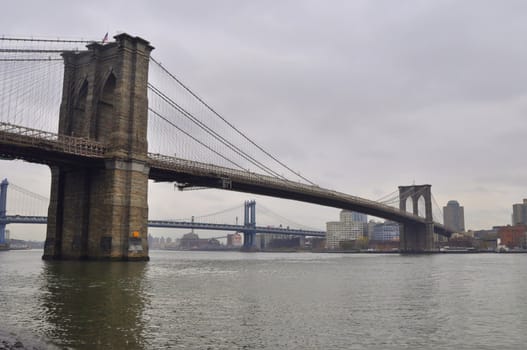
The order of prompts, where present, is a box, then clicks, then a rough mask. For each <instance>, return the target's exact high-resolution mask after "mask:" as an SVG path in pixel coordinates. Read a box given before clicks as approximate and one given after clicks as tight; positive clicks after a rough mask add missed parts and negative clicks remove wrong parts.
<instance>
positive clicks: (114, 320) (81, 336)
mask: <svg viewBox="0 0 527 350" xmlns="http://www.w3.org/2000/svg"><path fill="white" fill-rule="evenodd" d="M145 269H146V263H142V262H134V263H120V262H118V263H115V262H73V261H61V262H47V261H46V262H44V268H43V271H42V275H41V283H40V286H39V289H40V296H39V303H40V304H41V308H40V317H41V318H42V319H43V320H44V323H45V325H46V333H48V334H47V335H48V337H49V338H52V339H60V340H61V345H63V346H70V347H72V348H75V349H94V348H98V349H103V348H105V349H144V348H145V344H144V339H143V335H144V323H145V320H144V319H143V317H142V313H143V310H144V309H145V305H146V304H148V295H149V294H148V293H146V292H145V290H144V284H145V278H144V274H145Z"/></svg>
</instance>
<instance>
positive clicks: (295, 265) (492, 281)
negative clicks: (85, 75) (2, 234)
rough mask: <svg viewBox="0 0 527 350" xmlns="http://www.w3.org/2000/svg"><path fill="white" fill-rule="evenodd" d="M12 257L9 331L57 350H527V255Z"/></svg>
mask: <svg viewBox="0 0 527 350" xmlns="http://www.w3.org/2000/svg"><path fill="white" fill-rule="evenodd" d="M41 255H42V251H38V250H31V251H10V252H0V330H1V331H3V332H4V333H9V334H11V335H16V337H18V338H19V339H20V340H21V342H29V343H34V344H38V346H39V348H42V349H48V348H51V349H53V348H57V349H65V348H66V349H492V350H494V349H526V348H527V254H437V255H426V256H399V255H396V254H389V255H378V254H312V253H237V252H232V253H229V252H175V251H165V252H161V251H152V252H151V254H150V256H151V261H150V262H147V263H142V262H141V263H138V262H135V263H109V262H71V261H69V262H46V261H42V260H41Z"/></svg>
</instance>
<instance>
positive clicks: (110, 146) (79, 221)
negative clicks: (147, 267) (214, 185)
mask: <svg viewBox="0 0 527 350" xmlns="http://www.w3.org/2000/svg"><path fill="white" fill-rule="evenodd" d="M115 40H116V41H115V42H112V43H108V44H100V43H91V44H89V45H87V48H88V50H87V51H81V52H65V53H64V54H63V57H64V65H65V68H64V85H63V95H62V103H61V107H60V121H59V134H62V135H71V136H76V137H83V138H87V139H90V140H96V141H99V142H101V143H103V144H104V145H105V146H106V147H107V152H106V155H105V159H104V161H101V162H99V163H97V162H94V163H86V164H75V165H72V164H67V165H54V166H52V167H51V172H52V185H51V200H50V206H49V210H48V226H47V237H46V243H45V249H44V256H43V258H44V259H113V260H148V242H147V221H148V204H147V194H148V172H149V168H148V165H147V152H148V145H147V121H148V102H147V81H148V64H149V59H150V52H151V51H152V49H153V47H152V46H150V44H149V42H148V41H146V40H143V39H141V38H139V37H132V36H130V35H128V34H120V35H117V36H115Z"/></svg>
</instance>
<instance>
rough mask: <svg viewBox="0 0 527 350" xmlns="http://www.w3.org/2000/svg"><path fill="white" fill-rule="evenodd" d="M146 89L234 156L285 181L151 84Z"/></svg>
mask: <svg viewBox="0 0 527 350" xmlns="http://www.w3.org/2000/svg"><path fill="white" fill-rule="evenodd" d="M148 87H149V88H150V89H151V90H152V92H154V93H155V94H156V95H157V96H159V97H160V98H161V99H163V100H164V101H165V102H166V103H168V104H169V105H170V106H172V107H173V108H175V109H176V110H177V111H178V112H180V113H181V114H183V115H184V116H185V117H186V118H187V119H189V120H190V121H191V122H193V123H194V124H196V125H197V126H198V127H199V128H201V129H202V130H204V131H205V132H206V133H208V134H209V135H211V136H212V137H214V138H215V139H217V140H218V141H220V142H221V143H222V144H223V145H225V146H227V147H228V148H229V149H230V150H232V151H234V152H235V153H236V154H238V155H239V156H241V157H242V158H244V159H245V160H247V161H249V162H250V163H252V164H253V165H255V166H256V167H258V168H259V169H261V170H263V171H264V172H266V173H268V174H269V175H272V176H275V177H280V178H282V179H284V180H285V179H286V178H285V177H284V176H282V175H280V174H278V173H277V172H275V171H274V170H272V169H271V168H269V167H267V166H266V165H264V164H262V163H261V162H259V161H258V160H257V159H255V158H254V157H252V156H251V155H249V154H247V153H246V152H244V151H243V150H242V149H240V148H239V147H238V146H236V145H234V144H233V143H232V142H230V141H229V140H227V139H226V138H224V137H223V136H221V135H220V134H218V133H217V132H216V131H214V130H213V129H212V128H210V127H209V126H208V125H206V124H205V123H203V122H202V121H201V120H199V119H198V118H196V117H195V116H194V115H193V114H192V113H190V112H188V111H187V110H185V109H184V108H183V107H181V106H180V105H179V104H178V103H176V102H175V101H174V100H172V99H171V98H170V97H168V96H166V95H165V94H164V93H163V92H161V91H160V90H159V89H158V88H156V87H155V86H153V85H152V84H150V83H148Z"/></svg>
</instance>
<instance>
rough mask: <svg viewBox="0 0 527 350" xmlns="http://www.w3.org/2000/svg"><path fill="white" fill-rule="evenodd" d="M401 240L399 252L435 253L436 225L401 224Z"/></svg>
mask: <svg viewBox="0 0 527 350" xmlns="http://www.w3.org/2000/svg"><path fill="white" fill-rule="evenodd" d="M399 240H400V241H399V242H400V243H399V250H400V252H401V253H406V254H419V253H432V252H434V251H435V249H434V224H433V223H429V224H423V225H410V224H401V225H400V235H399Z"/></svg>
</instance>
